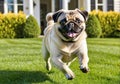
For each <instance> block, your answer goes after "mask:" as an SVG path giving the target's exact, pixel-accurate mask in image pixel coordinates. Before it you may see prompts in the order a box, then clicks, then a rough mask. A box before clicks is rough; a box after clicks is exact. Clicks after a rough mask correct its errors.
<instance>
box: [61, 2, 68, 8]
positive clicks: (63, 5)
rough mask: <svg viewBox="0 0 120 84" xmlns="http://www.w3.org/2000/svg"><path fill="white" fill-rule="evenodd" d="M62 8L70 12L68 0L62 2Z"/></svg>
mask: <svg viewBox="0 0 120 84" xmlns="http://www.w3.org/2000/svg"><path fill="white" fill-rule="evenodd" d="M62 8H63V9H65V10H68V0H62Z"/></svg>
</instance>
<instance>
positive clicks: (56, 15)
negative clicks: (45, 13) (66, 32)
mask: <svg viewBox="0 0 120 84" xmlns="http://www.w3.org/2000/svg"><path fill="white" fill-rule="evenodd" d="M62 13H63V10H59V11H57V12H55V13H54V14H53V20H54V22H57V20H58V17H59V16H60V15H61V14H62Z"/></svg>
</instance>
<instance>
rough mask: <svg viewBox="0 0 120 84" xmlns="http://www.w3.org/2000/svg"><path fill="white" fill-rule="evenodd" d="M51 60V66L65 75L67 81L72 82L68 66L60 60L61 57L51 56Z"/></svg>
mask: <svg viewBox="0 0 120 84" xmlns="http://www.w3.org/2000/svg"><path fill="white" fill-rule="evenodd" d="M51 59H52V62H53V64H55V66H56V67H57V68H58V69H60V70H61V71H62V72H63V73H64V74H65V76H66V78H67V79H68V80H72V79H73V78H74V77H75V75H74V73H73V72H72V70H71V69H70V68H69V66H68V65H67V64H66V63H64V62H63V61H62V60H61V56H52V57H51Z"/></svg>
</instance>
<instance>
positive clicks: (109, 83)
mask: <svg viewBox="0 0 120 84" xmlns="http://www.w3.org/2000/svg"><path fill="white" fill-rule="evenodd" d="M87 40H88V49H89V58H90V61H89V67H90V72H89V73H87V74H84V73H82V72H81V71H80V70H79V63H78V60H76V61H75V62H73V63H72V64H71V66H70V67H71V69H72V70H73V71H74V73H75V75H76V77H75V79H73V80H66V78H65V77H64V75H63V74H62V72H60V71H59V70H58V69H56V68H52V71H50V72H48V71H47V70H46V69H45V62H44V60H43V58H42V55H41V44H42V39H40V38H39V39H0V84H120V39H108V38H106V39H95V38H94V39H90V38H89V39H87Z"/></svg>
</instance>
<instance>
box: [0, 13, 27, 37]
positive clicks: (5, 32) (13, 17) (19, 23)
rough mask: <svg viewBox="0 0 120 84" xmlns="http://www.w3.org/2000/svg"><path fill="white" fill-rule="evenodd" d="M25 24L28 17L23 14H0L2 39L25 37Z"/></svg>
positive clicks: (0, 34)
mask: <svg viewBox="0 0 120 84" xmlns="http://www.w3.org/2000/svg"><path fill="white" fill-rule="evenodd" d="M25 22H26V16H25V14H23V13H22V12H19V13H18V14H14V13H8V14H0V38H20V37H23V34H22V30H23V28H24V24H25Z"/></svg>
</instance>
